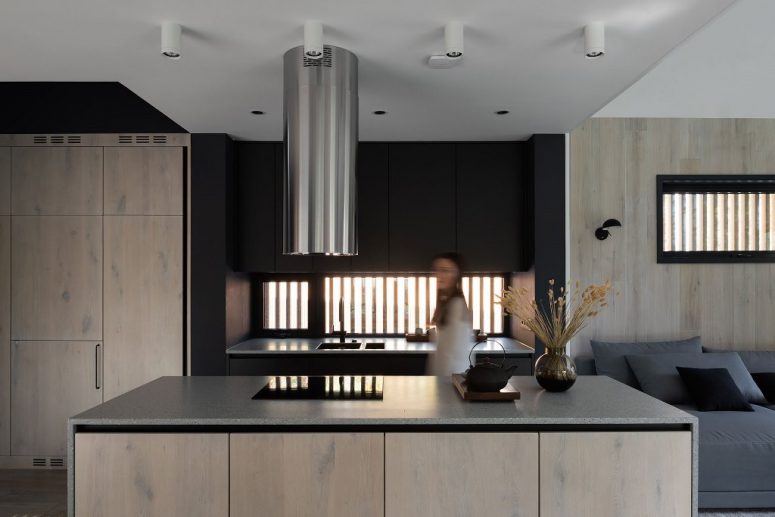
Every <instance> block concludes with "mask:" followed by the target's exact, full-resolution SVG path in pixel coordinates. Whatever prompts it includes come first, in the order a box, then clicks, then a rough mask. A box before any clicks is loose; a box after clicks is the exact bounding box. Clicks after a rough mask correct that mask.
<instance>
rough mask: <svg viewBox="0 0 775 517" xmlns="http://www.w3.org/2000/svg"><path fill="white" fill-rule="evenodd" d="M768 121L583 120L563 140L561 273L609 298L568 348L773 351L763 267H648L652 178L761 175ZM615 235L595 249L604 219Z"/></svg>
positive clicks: (771, 151)
mask: <svg viewBox="0 0 775 517" xmlns="http://www.w3.org/2000/svg"><path fill="white" fill-rule="evenodd" d="M773 134H775V121H773V120H759V119H755V120H754V119H600V118H593V119H589V120H587V121H586V122H585V123H584V124H583V125H582V126H581V127H579V128H578V129H576V130H574V131H573V132H572V133H571V137H570V144H571V145H570V148H571V159H570V164H571V172H570V192H571V199H570V240H571V253H570V273H571V278H572V279H573V280H580V281H581V282H599V281H601V280H605V279H610V280H612V281H613V283H614V287H615V288H616V290H617V291H619V295H618V296H616V297H615V298H614V299H613V301H612V303H611V304H610V305H609V307H608V308H607V309H606V310H605V311H603V313H602V314H601V316H600V317H598V318H596V319H595V320H593V321H592V323H591V324H590V325H589V326H588V327H587V328H586V329H585V330H584V331H583V332H582V333H581V335H580V336H579V337H578V338H577V339H576V340H575V345H574V347H575V348H574V353H586V352H587V351H588V346H589V345H588V343H589V340H590V339H592V338H597V339H612V340H617V339H628V340H635V339H637V340H654V339H674V338H683V337H690V336H693V335H700V336H702V340H703V344H704V345H706V346H709V347H713V348H724V349H732V350H746V349H763V350H766V349H770V350H771V349H775V337H774V336H775V318H772V317H771V316H770V313H771V311H772V307H773V305H774V304H775V290H773V288H772V286H773V285H775V268H773V265H772V264H657V262H656V247H657V243H656V224H657V219H656V213H655V211H656V175H657V174H671V173H675V174H771V173H772V171H773V170H775V145H773V144H772V135H773ZM611 217H613V218H617V219H620V220H621V221H622V224H623V227H622V228H621V229H617V231H616V232H614V233H613V235H612V237H611V238H609V239H608V240H605V241H598V240H597V239H595V238H594V235H593V231H594V229H595V228H596V227H597V226H599V225H600V223H601V222H602V221H603V220H605V219H607V218H611Z"/></svg>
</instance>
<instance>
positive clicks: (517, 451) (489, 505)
mask: <svg viewBox="0 0 775 517" xmlns="http://www.w3.org/2000/svg"><path fill="white" fill-rule="evenodd" d="M571 514H572V513H569V514H567V515H571ZM448 515H488V516H493V517H497V516H513V515H519V516H520V517H531V516H538V434H537V433H386V434H385V516H386V517H399V516H400V517H412V516H418V517H419V516H438V517H443V516H448ZM588 515H592V514H588Z"/></svg>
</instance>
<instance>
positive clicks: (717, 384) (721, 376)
mask: <svg viewBox="0 0 775 517" xmlns="http://www.w3.org/2000/svg"><path fill="white" fill-rule="evenodd" d="M676 370H678V374H679V375H680V376H681V380H683V381H684V385H685V386H686V389H687V390H688V391H689V395H690V396H691V397H692V400H693V401H694V405H695V406H697V409H698V410H700V411H753V408H752V407H751V404H749V403H748V401H747V400H745V397H744V396H743V394H742V393H740V389H738V387H737V385H736V384H735V381H733V380H732V376H731V375H729V370H727V369H726V368H684V367H682V366H678V367H676Z"/></svg>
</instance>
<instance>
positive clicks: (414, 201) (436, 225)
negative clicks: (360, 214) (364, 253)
mask: <svg viewBox="0 0 775 517" xmlns="http://www.w3.org/2000/svg"><path fill="white" fill-rule="evenodd" d="M389 167H390V175H389V188H388V191H389V213H388V217H389V232H388V233H389V245H390V248H389V266H390V270H391V271H428V270H429V269H430V266H431V264H430V263H431V260H432V259H433V257H434V256H435V255H436V254H438V253H440V252H443V251H450V250H455V249H456V242H455V233H456V232H455V219H456V218H455V214H456V210H455V147H454V144H447V143H401V144H389Z"/></svg>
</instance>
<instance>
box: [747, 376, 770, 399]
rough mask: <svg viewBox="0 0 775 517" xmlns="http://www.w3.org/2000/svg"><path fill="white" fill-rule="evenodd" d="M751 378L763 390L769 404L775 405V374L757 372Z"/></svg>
mask: <svg viewBox="0 0 775 517" xmlns="http://www.w3.org/2000/svg"><path fill="white" fill-rule="evenodd" d="M751 377H753V380H754V382H755V383H756V385H757V386H759V389H760V390H762V393H763V394H764V398H766V399H767V402H769V403H770V404H775V372H756V373H752V374H751Z"/></svg>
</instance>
